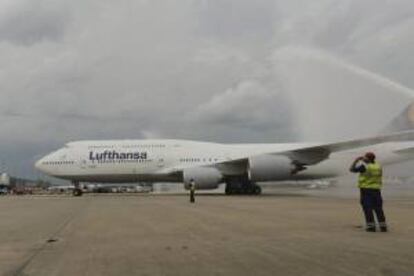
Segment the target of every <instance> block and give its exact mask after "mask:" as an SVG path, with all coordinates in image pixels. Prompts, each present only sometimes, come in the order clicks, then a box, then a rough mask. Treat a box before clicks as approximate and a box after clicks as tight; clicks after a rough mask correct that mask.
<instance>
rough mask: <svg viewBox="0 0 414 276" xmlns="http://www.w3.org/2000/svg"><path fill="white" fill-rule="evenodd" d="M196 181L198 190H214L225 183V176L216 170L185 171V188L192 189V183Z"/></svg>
mask: <svg viewBox="0 0 414 276" xmlns="http://www.w3.org/2000/svg"><path fill="white" fill-rule="evenodd" d="M191 180H194V182H195V188H196V190H213V189H216V188H218V186H219V184H220V183H221V182H223V175H222V174H221V172H220V171H219V170H217V169H216V168H206V167H196V168H187V169H184V171H183V181H184V188H185V189H186V190H188V189H189V188H190V182H191Z"/></svg>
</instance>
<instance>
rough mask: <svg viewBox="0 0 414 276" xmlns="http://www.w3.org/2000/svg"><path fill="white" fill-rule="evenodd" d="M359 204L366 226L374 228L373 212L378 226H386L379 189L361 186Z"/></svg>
mask: <svg viewBox="0 0 414 276" xmlns="http://www.w3.org/2000/svg"><path fill="white" fill-rule="evenodd" d="M360 191H361V205H362V209H363V211H364V215H365V221H366V223H367V227H368V228H375V219H374V213H375V215H376V216H377V220H378V223H379V225H380V226H386V223H385V215H384V211H383V209H382V197H381V190H379V189H365V188H361V189H360Z"/></svg>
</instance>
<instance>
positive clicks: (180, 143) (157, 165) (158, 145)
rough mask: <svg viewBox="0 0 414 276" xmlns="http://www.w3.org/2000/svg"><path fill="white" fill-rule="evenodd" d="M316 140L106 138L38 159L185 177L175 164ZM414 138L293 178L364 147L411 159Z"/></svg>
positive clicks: (59, 171) (383, 158)
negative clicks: (406, 151)
mask: <svg viewBox="0 0 414 276" xmlns="http://www.w3.org/2000/svg"><path fill="white" fill-rule="evenodd" d="M311 145H312V144H218V143H208V142H195V141H186V140H108V141H80V142H72V143H68V144H67V145H65V147H63V148H61V149H59V150H57V151H55V152H53V153H51V154H49V155H47V156H45V157H44V158H42V159H41V160H39V161H38V162H36V165H35V166H36V168H38V169H39V170H41V171H43V172H45V173H46V174H48V175H51V176H54V177H57V178H62V179H67V180H71V181H78V182H80V181H82V182H102V183H122V182H137V181H147V182H158V181H166V182H182V181H183V179H182V176H180V174H174V173H172V172H173V171H174V169H175V168H180V169H183V168H191V167H200V166H215V165H216V164H218V163H221V162H226V161H229V160H235V159H238V158H245V157H249V156H256V155H260V154H266V153H270V152H280V151H288V150H290V149H294V148H298V147H301V146H303V147H307V146H311ZM413 147H414V143H413V142H398V143H385V144H380V145H376V146H371V147H369V148H360V149H354V150H348V151H343V152H338V153H334V154H332V155H331V156H330V158H328V159H327V160H325V161H322V162H321V163H319V164H316V165H313V166H309V167H308V168H307V169H306V170H304V171H301V172H299V173H298V174H295V175H292V176H291V178H290V179H318V178H327V177H337V176H341V175H344V174H346V173H347V172H348V168H349V165H350V163H351V162H352V160H353V159H354V158H355V157H357V156H360V155H362V154H363V153H364V152H365V151H366V150H371V151H374V152H376V154H377V157H378V160H379V162H381V163H382V164H384V165H386V164H392V163H397V162H402V161H405V160H409V159H411V158H413V154H401V153H396V151H398V150H401V149H405V148H413Z"/></svg>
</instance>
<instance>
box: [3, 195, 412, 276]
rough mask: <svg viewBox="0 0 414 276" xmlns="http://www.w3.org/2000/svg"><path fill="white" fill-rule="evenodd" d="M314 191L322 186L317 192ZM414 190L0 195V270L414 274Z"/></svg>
mask: <svg viewBox="0 0 414 276" xmlns="http://www.w3.org/2000/svg"><path fill="white" fill-rule="evenodd" d="M321 194H323V193H321ZM413 199H414V197H402V198H397V197H393V198H390V199H387V200H386V204H385V211H386V215H387V219H388V222H389V224H390V232H388V233H379V232H377V233H366V232H365V231H364V230H363V228H362V214H361V210H360V206H359V204H358V200H357V199H356V198H353V197H349V198H343V197H330V196H325V195H323V196H321V195H318V194H316V195H315V194H314V192H313V194H312V193H302V192H289V191H277V192H272V193H265V194H263V195H262V196H224V195H219V194H206V195H198V196H197V197H196V203H195V204H191V203H189V198H188V196H187V195H186V194H170V195H154V194H140V195H139V194H136V195H118V194H114V195H92V194H89V195H85V196H83V197H80V198H73V197H71V196H69V195H56V196H4V197H0V275H255V276H257V275H414V215H413V213H414V200H413Z"/></svg>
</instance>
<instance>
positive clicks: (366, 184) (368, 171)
mask: <svg viewBox="0 0 414 276" xmlns="http://www.w3.org/2000/svg"><path fill="white" fill-rule="evenodd" d="M358 187H359V188H364V189H381V187H382V167H381V165H380V164H378V163H377V162H375V163H370V164H365V172H364V173H360V174H359V178H358Z"/></svg>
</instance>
